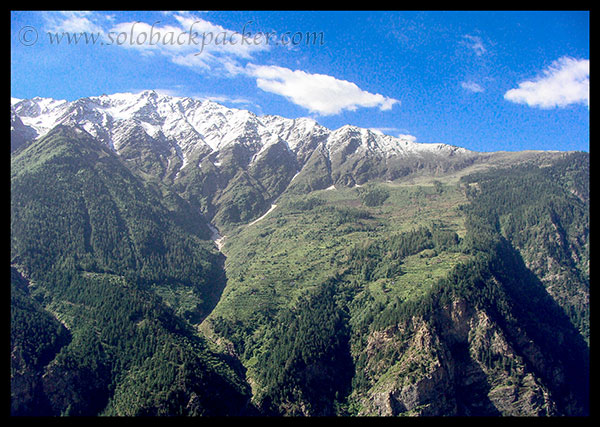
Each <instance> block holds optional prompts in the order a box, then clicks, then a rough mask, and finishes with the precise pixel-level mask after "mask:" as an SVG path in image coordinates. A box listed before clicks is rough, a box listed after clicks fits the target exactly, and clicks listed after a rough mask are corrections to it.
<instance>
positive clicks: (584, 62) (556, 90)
mask: <svg viewBox="0 0 600 427" xmlns="http://www.w3.org/2000/svg"><path fill="white" fill-rule="evenodd" d="M504 99H506V100H508V101H511V102H516V103H519V104H527V105H529V106H530V107H539V108H546V109H547V108H555V107H565V106H567V105H570V104H585V105H587V106H588V107H589V105H590V61H589V59H574V58H571V57H567V56H564V57H562V58H560V59H558V60H556V61H554V62H553V63H552V64H551V65H550V66H549V67H548V68H547V69H545V70H544V71H543V72H542V74H541V75H540V76H538V77H537V78H535V79H534V80H527V81H524V82H521V83H519V87H518V88H515V89H511V90H509V91H508V92H506V93H505V94H504Z"/></svg>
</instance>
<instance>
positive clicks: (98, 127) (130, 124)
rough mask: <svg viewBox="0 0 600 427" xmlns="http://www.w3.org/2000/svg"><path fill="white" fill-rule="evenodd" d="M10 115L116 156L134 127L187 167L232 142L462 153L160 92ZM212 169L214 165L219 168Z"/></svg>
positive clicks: (40, 106) (24, 107) (37, 106)
mask: <svg viewBox="0 0 600 427" xmlns="http://www.w3.org/2000/svg"><path fill="white" fill-rule="evenodd" d="M12 108H13V111H14V115H15V116H16V117H18V119H20V121H21V122H22V124H23V125H24V126H25V127H26V128H29V129H30V130H29V132H30V134H32V135H35V137H40V136H43V135H45V134H46V133H47V132H48V131H50V130H51V129H52V128H53V127H55V126H56V125H58V124H73V125H79V126H80V127H82V128H83V129H85V130H86V131H87V132H89V133H90V134H91V135H92V136H94V137H96V138H98V139H99V140H101V141H102V142H103V143H105V144H107V145H108V146H110V147H111V148H113V149H114V150H115V151H116V152H120V149H121V148H122V146H123V143H124V141H126V140H127V139H128V135H129V134H131V132H132V130H133V129H139V130H141V131H142V132H143V133H145V134H146V135H147V136H148V137H150V138H152V139H154V140H157V141H160V142H161V143H162V144H166V146H167V147H169V148H170V151H172V152H173V153H176V154H177V155H178V156H179V157H180V159H181V160H182V163H181V167H185V166H186V165H187V164H188V162H189V161H190V159H191V158H192V157H193V155H194V153H205V154H210V153H219V152H220V151H221V150H222V149H223V148H224V147H227V146H228V145H231V144H235V143H238V144H242V145H244V146H245V147H246V148H248V149H249V150H250V151H251V152H252V154H253V158H252V160H256V159H257V158H258V157H260V155H261V154H262V153H264V152H265V150H266V148H267V147H269V146H270V145H272V144H275V143H277V142H279V141H283V142H284V143H285V144H286V145H287V147H288V148H289V149H290V150H291V151H292V152H294V153H295V154H297V155H299V157H300V159H299V160H301V163H302V160H305V159H306V158H307V155H308V154H309V153H310V152H311V151H312V150H313V149H314V148H316V146H318V145H321V144H322V145H323V146H324V148H326V150H327V152H328V153H329V154H330V155H334V154H335V153H336V152H338V151H340V150H344V147H346V146H347V145H348V144H350V145H352V146H356V147H355V148H356V149H357V150H358V151H359V152H364V153H371V154H377V155H381V156H384V157H392V156H408V155H420V154H426V153H440V154H441V153H443V154H447V155H451V154H455V153H467V152H468V150H465V149H463V148H458V147H453V146H450V145H446V144H423V143H417V142H414V141H411V140H409V139H402V138H396V137H393V136H389V135H383V134H380V133H377V132H373V131H371V130H368V129H361V128H358V127H355V126H343V127H342V128H340V129H337V130H334V131H331V130H329V129H327V128H325V127H323V126H321V125H319V124H318V123H317V122H315V121H314V120H312V119H308V118H299V119H286V118H283V117H279V116H272V115H268V116H260V117H259V116H257V115H255V114H254V113H252V112H250V111H247V110H241V109H235V108H227V107H225V106H223V105H220V104H217V103H215V102H212V101H207V100H205V101H200V100H196V99H192V98H182V97H174V96H167V95H162V94H158V93H156V92H155V91H143V92H141V93H137V94H132V93H118V94H114V95H102V96H97V97H89V98H82V99H78V100H76V101H72V102H68V101H64V100H54V99H49V98H39V97H36V98H33V99H25V100H20V99H15V98H13V99H12ZM217 163H218V162H217Z"/></svg>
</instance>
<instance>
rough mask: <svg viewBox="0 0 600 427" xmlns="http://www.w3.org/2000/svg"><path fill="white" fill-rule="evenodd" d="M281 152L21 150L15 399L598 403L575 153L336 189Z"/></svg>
mask: <svg viewBox="0 0 600 427" xmlns="http://www.w3.org/2000/svg"><path fill="white" fill-rule="evenodd" d="M139 144H141V145H142V146H146V145H147V146H148V147H151V146H152V144H151V141H150V142H148V141H138V145H139ZM144 144H145V145H144ZM159 148H160V147H159ZM156 150H158V148H156ZM271 150H272V152H270V153H268V156H266V157H265V158H264V159H263V160H262V162H263V164H260V165H256V166H254V167H253V168H252V169H249V170H244V169H243V167H242V166H243V164H244V162H246V161H247V159H243V158H240V156H241V154H240V152H237V151H236V150H235V149H233V148H232V149H231V151H230V152H228V153H225V154H224V158H223V159H222V162H223V165H224V167H223V168H222V169H221V170H220V171H218V170H217V169H216V168H215V167H214V165H213V164H212V163H211V162H210V161H208V160H207V161H203V162H202V163H201V167H200V168H196V169H194V168H193V167H191V166H187V167H186V168H184V170H183V171H181V176H180V177H179V180H175V181H173V179H174V175H173V174H170V172H169V170H168V169H166V168H165V166H164V165H162V164H161V162H160V156H159V155H158V154H157V155H156V156H153V155H152V152H151V151H146V152H145V153H146V154H145V155H144V156H142V157H139V156H136V155H135V153H136V151H139V147H138V148H136V147H134V146H132V147H131V152H130V154H131V156H130V158H123V157H119V156H117V155H116V154H114V153H113V152H112V151H110V150H109V149H107V148H106V147H104V146H103V145H102V144H100V143H98V142H97V141H95V140H94V139H93V138H91V137H89V135H87V134H86V133H85V132H83V131H80V130H77V129H76V128H68V127H58V128H56V129H55V130H54V131H52V132H51V133H50V134H49V135H47V136H46V137H44V138H42V139H40V140H38V141H36V142H34V143H32V144H30V145H28V146H22V147H20V148H19V147H16V148H15V151H14V153H13V154H12V163H11V412H12V413H13V414H15V415H31V414H37V415H248V414H262V415H582V414H588V413H589V339H590V331H589V325H590V323H589V177H588V173H589V155H587V154H584V153H571V154H564V153H557V154H556V155H549V154H548V155H541V154H540V155H539V156H536V155H532V154H528V155H527V156H525V155H524V156H523V157H522V158H519V157H518V156H514V158H511V160H510V162H508V163H506V162H505V163H506V164H504V166H502V167H497V168H493V167H490V166H491V165H493V164H494V161H493V160H490V161H489V162H488V163H481V164H477V165H475V166H476V167H472V168H471V169H465V170H463V171H462V172H461V173H457V170H458V171H460V167H459V166H455V167H452V168H441V169H440V171H441V172H440V173H439V174H436V173H435V172H434V171H433V170H429V168H420V169H419V170H420V171H421V169H425V172H422V171H421V172H419V173H418V174H413V175H411V174H410V173H409V172H407V177H406V179H404V180H396V181H394V182H381V179H382V178H384V177H383V176H379V175H377V174H376V173H375V172H374V171H375V170H376V168H375V166H373V167H372V168H366V167H365V166H364V165H362V166H361V171H363V172H361V174H360V176H361V177H363V178H365V177H366V178H365V179H369V180H370V182H367V183H365V184H364V185H362V186H356V187H354V184H355V181H354V178H352V179H350V178H347V180H348V182H347V184H348V185H349V187H345V186H343V185H340V184H343V182H342V181H344V179H346V178H343V177H342V176H341V175H340V176H337V177H334V176H327V175H326V174H325V175H323V173H325V172H324V171H326V170H327V167H328V165H327V164H326V162H325V160H324V159H323V158H321V157H319V150H315V151H314V152H313V154H312V156H311V158H310V159H309V160H308V164H307V165H306V166H305V167H304V168H303V172H302V173H300V174H299V175H298V177H297V178H295V179H294V181H293V182H292V183H291V184H289V183H290V180H291V179H292V177H293V176H294V174H295V173H296V171H297V167H298V165H297V164H296V163H295V159H292V158H287V157H285V156H287V154H286V153H288V152H287V151H285V150H283V149H282V147H279V146H278V145H277V144H275V145H274V146H273V147H272V148H271ZM499 156H500V155H499ZM470 165H471V163H468V164H466V165H464V167H469V166H470ZM407 167H408V166H407ZM311 168H312V169H313V170H315V171H319V173H320V175H319V174H313V175H311V174H309V173H308V172H309V171H310V170H311ZM438 169H439V168H438ZM436 170H437V169H436ZM446 172H449V173H453V174H454V175H449V174H445V173H446ZM336 173H337V172H336ZM369 174H375V175H376V176H370V175H369ZM342 178H343V179H342ZM385 178H389V177H388V176H385ZM361 179H362V178H361ZM412 179H415V180H416V183H415V182H414V181H411V180H412ZM332 181H334V182H335V183H336V187H335V188H328V187H329V186H330V185H331V184H332V183H333V182H332ZM288 184H289V187H286V186H287V185H288ZM286 188H288V189H287V190H286ZM323 188H327V189H326V190H323ZM273 203H275V204H276V205H277V206H276V207H275V208H274V209H273V210H272V211H271V212H270V213H269V214H268V215H266V216H265V217H264V218H261V219H260V220H259V221H255V222H252V221H253V220H256V219H257V218H258V217H260V216H261V215H262V214H264V213H265V212H266V211H267V209H268V208H269V206H271V204H273ZM199 212H203V214H200V213H199ZM204 215H206V218H210V219H211V220H212V221H213V222H214V223H215V224H217V225H218V226H219V228H220V230H221V231H222V232H224V233H225V234H226V235H227V236H226V244H225V246H224V248H223V251H224V254H225V256H224V255H223V254H221V253H220V252H218V251H217V250H216V249H215V248H214V245H213V244H212V242H210V240H209V236H210V231H209V229H208V222H207V219H205V217H204Z"/></svg>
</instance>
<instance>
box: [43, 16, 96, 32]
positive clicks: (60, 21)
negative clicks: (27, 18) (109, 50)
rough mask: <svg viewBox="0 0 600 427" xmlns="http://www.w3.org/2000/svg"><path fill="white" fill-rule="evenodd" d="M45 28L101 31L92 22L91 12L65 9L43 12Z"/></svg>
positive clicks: (64, 30)
mask: <svg viewBox="0 0 600 427" xmlns="http://www.w3.org/2000/svg"><path fill="white" fill-rule="evenodd" d="M43 16H44V19H45V21H46V26H47V27H48V28H47V29H48V30H49V31H52V32H69V33H84V32H86V33H102V32H103V29H102V27H101V26H100V25H98V24H97V23H95V22H93V21H92V19H90V18H93V17H94V15H93V12H86V11H65V12H60V11H57V12H44V15H43Z"/></svg>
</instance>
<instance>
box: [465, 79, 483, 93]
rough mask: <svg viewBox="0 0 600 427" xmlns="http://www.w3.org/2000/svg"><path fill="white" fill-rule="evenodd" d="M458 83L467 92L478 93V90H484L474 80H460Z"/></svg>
mask: <svg viewBox="0 0 600 427" xmlns="http://www.w3.org/2000/svg"><path fill="white" fill-rule="evenodd" d="M460 85H461V86H462V88H463V89H465V90H468V91H469V92H473V93H480V92H483V91H484V89H483V87H481V85H479V84H477V83H475V82H472V81H468V82H462V83H461V84H460Z"/></svg>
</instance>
